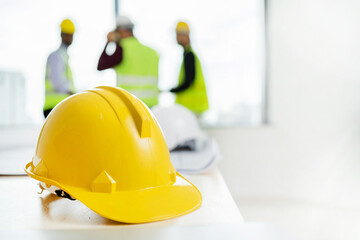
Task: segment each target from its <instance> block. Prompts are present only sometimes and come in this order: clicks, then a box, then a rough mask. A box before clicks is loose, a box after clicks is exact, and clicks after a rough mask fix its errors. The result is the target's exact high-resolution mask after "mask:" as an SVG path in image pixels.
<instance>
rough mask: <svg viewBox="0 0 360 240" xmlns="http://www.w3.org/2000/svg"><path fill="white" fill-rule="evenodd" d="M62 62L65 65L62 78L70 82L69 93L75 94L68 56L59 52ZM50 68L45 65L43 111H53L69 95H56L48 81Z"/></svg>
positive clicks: (49, 80)
mask: <svg viewBox="0 0 360 240" xmlns="http://www.w3.org/2000/svg"><path fill="white" fill-rule="evenodd" d="M59 54H60V55H61V58H62V60H63V61H64V63H65V69H64V72H63V74H64V78H65V79H66V80H67V81H69V82H70V86H71V91H72V92H75V88H74V81H73V76H72V72H71V69H70V66H69V56H68V55H67V54H65V53H62V52H60V53H59ZM50 71H51V69H50V67H49V64H46V74H45V104H44V108H43V109H44V110H50V109H53V108H54V107H55V106H56V105H57V104H58V103H59V102H61V101H62V100H64V99H65V98H67V97H69V96H70V94H67V93H58V92H56V89H55V87H54V85H53V83H52V82H51V79H50V76H51V75H50Z"/></svg>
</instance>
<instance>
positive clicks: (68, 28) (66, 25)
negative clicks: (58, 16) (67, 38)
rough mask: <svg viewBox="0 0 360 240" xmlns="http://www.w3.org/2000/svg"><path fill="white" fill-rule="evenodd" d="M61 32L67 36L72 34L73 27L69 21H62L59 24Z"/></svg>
mask: <svg viewBox="0 0 360 240" xmlns="http://www.w3.org/2000/svg"><path fill="white" fill-rule="evenodd" d="M60 28H61V32H62V33H67V34H74V32H75V26H74V23H73V22H72V21H71V20H70V19H64V20H63V21H62V22H61V24H60Z"/></svg>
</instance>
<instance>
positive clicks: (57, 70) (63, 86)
mask: <svg viewBox="0 0 360 240" xmlns="http://www.w3.org/2000/svg"><path fill="white" fill-rule="evenodd" d="M47 64H48V68H49V80H50V81H51V83H52V85H53V86H54V88H55V91H56V92H58V93H72V91H71V83H70V81H69V79H66V77H65V74H64V72H65V68H66V66H65V62H64V60H63V59H62V57H61V56H60V54H59V53H52V54H50V56H49V58H48V63H47Z"/></svg>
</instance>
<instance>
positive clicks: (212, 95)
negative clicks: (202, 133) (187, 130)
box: [120, 0, 265, 126]
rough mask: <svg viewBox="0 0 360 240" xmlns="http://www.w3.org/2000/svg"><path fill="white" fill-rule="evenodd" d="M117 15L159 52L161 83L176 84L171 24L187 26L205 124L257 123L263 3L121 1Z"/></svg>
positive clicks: (176, 50) (178, 56) (178, 52)
mask: <svg viewBox="0 0 360 240" xmlns="http://www.w3.org/2000/svg"><path fill="white" fill-rule="evenodd" d="M120 12H121V15H126V16H129V17H130V18H131V19H132V20H133V21H134V22H135V25H136V27H135V35H136V36H137V37H138V38H139V40H140V41H141V42H143V43H144V44H147V45H149V46H151V47H153V48H154V49H155V50H157V51H158V52H159V53H160V70H159V71H160V76H159V81H160V88H162V89H164V90H167V89H169V88H171V87H173V86H175V85H176V84H177V81H178V72H179V68H180V65H181V61H182V49H181V47H179V46H178V45H177V43H176V37H175V30H174V29H175V26H176V23H177V21H179V20H185V21H187V22H188V23H189V25H190V30H191V36H190V37H191V42H192V47H193V49H194V51H195V52H196V53H197V55H198V56H199V59H200V61H201V64H202V68H203V72H204V77H205V80H206V83H207V90H208V97H209V104H210V108H211V109H210V110H209V111H208V112H207V113H206V114H205V115H204V116H203V119H202V120H203V121H202V123H203V125H205V126H229V125H256V124H260V123H261V122H262V117H263V116H262V112H263V109H262V108H263V105H264V104H263V102H264V97H263V95H264V93H263V88H264V79H265V28H264V21H265V20H264V13H265V12H264V2H263V1H261V0H251V1H237V0H224V1H206V0H198V1H192V0H183V1H180V2H179V1H178V2H174V1H166V0H153V1H146V0H122V1H120Z"/></svg>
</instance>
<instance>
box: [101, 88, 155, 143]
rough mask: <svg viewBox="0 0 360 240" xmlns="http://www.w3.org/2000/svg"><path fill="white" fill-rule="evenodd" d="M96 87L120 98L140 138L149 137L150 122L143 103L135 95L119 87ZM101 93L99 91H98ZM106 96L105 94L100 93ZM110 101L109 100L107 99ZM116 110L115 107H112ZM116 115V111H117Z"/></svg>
mask: <svg viewBox="0 0 360 240" xmlns="http://www.w3.org/2000/svg"><path fill="white" fill-rule="evenodd" d="M97 89H101V90H106V91H108V92H111V93H113V94H115V95H116V96H117V97H119V98H120V99H121V101H122V102H123V103H124V104H125V105H126V106H127V108H128V109H129V111H130V114H131V116H132V118H133V120H134V122H135V125H136V128H137V130H138V133H139V136H140V137H141V138H145V137H151V122H150V118H149V116H148V114H147V111H146V109H145V107H144V106H143V103H141V101H140V100H139V99H137V98H136V97H135V96H133V95H131V94H130V93H128V92H126V91H125V90H123V89H121V88H112V87H107V86H102V87H97ZM99 94H101V92H99ZM101 95H102V96H103V97H105V98H106V95H103V94H101ZM108 102H110V101H108ZM114 109H115V111H117V109H116V108H114ZM117 115H118V113H117Z"/></svg>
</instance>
